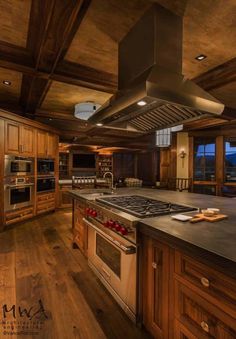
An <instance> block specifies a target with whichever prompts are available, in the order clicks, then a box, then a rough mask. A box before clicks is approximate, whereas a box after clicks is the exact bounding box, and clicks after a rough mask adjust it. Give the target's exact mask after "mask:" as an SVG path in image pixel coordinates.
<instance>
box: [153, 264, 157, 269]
mask: <svg viewBox="0 0 236 339" xmlns="http://www.w3.org/2000/svg"><path fill="white" fill-rule="evenodd" d="M152 268H154V270H155V269H156V268H157V263H156V262H152Z"/></svg>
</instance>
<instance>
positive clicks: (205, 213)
mask: <svg viewBox="0 0 236 339" xmlns="http://www.w3.org/2000/svg"><path fill="white" fill-rule="evenodd" d="M202 214H203V215H204V216H205V217H212V216H213V215H215V212H214V211H211V210H208V209H206V210H202Z"/></svg>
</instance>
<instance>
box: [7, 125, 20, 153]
mask: <svg viewBox="0 0 236 339" xmlns="http://www.w3.org/2000/svg"><path fill="white" fill-rule="evenodd" d="M5 153H7V154H19V153H20V125H19V124H17V123H14V122H10V121H6V122H5Z"/></svg>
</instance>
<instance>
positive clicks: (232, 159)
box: [225, 138, 236, 182]
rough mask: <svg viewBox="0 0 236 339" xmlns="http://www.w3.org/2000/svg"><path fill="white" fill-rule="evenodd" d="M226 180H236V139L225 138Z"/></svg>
mask: <svg viewBox="0 0 236 339" xmlns="http://www.w3.org/2000/svg"><path fill="white" fill-rule="evenodd" d="M225 181H226V182H236V139H233V138H230V139H227V140H225Z"/></svg>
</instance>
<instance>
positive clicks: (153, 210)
mask: <svg viewBox="0 0 236 339" xmlns="http://www.w3.org/2000/svg"><path fill="white" fill-rule="evenodd" d="M97 200H98V201H100V202H102V203H104V204H106V205H109V206H112V207H115V208H117V209H119V210H121V211H124V212H126V213H129V214H131V215H134V216H136V217H139V218H145V217H154V216H158V215H164V214H170V213H174V212H175V213H178V212H189V211H193V210H196V209H195V208H194V207H189V206H185V205H178V204H172V203H170V202H167V201H161V200H156V199H151V198H147V197H144V196H139V195H131V196H116V197H105V198H99V199H97Z"/></svg>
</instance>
